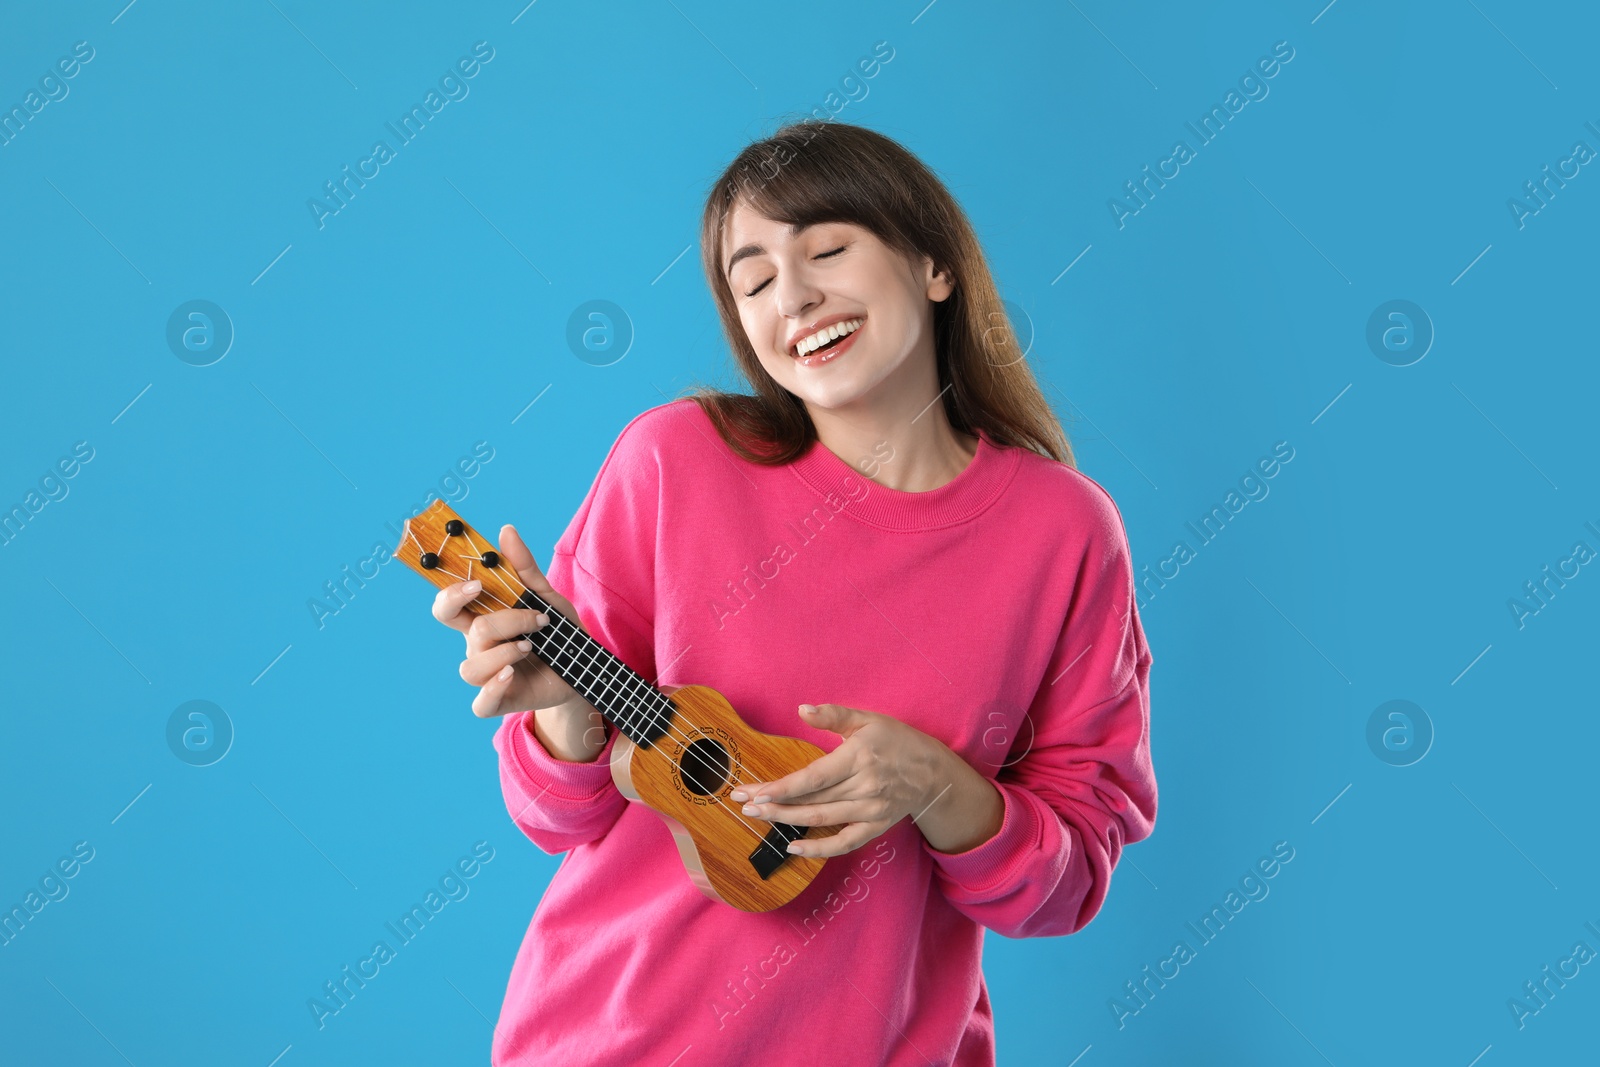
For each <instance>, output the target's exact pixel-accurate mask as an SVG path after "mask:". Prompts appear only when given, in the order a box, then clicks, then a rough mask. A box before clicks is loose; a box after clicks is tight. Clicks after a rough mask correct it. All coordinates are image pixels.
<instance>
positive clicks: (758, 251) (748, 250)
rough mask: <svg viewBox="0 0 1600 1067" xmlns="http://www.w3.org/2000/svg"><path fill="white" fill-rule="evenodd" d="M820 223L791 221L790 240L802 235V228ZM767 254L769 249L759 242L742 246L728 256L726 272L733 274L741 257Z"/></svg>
mask: <svg viewBox="0 0 1600 1067" xmlns="http://www.w3.org/2000/svg"><path fill="white" fill-rule="evenodd" d="M818 225H821V223H816V222H810V223H807V224H806V225H804V226H800V225H797V224H795V223H790V224H789V238H790V240H793V239H794V238H796V237H798V236H799V235H800V232H801V231H802V230H809V229H810V228H811V227H813V226H818ZM766 254H767V250H766V249H765V248H762V247H761V246H760V245H758V244H748V245H745V246H744V247H743V248H741V249H739V250H738V251H737V252H735V253H734V254H733V255H732V256H729V257H728V267H727V270H726V271H724V273H725V274H732V273H733V268H734V267H735V266H737V265H738V263H739V261H740V260H741V259H748V258H749V257H751V256H764V255H766Z"/></svg>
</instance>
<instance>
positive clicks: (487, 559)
mask: <svg viewBox="0 0 1600 1067" xmlns="http://www.w3.org/2000/svg"><path fill="white" fill-rule="evenodd" d="M483 565H484V566H485V567H498V566H500V553H498V552H493V551H491V552H485V553H484V554H483Z"/></svg>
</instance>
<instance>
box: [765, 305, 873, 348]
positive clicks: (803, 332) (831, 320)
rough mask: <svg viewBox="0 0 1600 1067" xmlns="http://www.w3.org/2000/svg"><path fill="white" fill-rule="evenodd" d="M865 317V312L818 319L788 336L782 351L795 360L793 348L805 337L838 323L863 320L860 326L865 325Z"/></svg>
mask: <svg viewBox="0 0 1600 1067" xmlns="http://www.w3.org/2000/svg"><path fill="white" fill-rule="evenodd" d="M866 317H867V316H866V313H865V312H862V313H854V314H848V315H829V316H828V317H827V318H825V319H818V320H817V321H816V322H812V323H808V324H807V325H805V326H802V327H800V328H799V329H798V330H796V331H795V332H794V333H793V334H791V335H790V337H789V345H788V347H787V348H785V349H784V351H785V352H788V353H789V356H790V358H791V359H793V358H796V357H795V354H794V346H795V345H797V344H799V343H800V342H801V341H803V340H805V339H806V338H807V337H810V336H811V335H812V334H814V333H816V332H817V331H818V330H820V329H822V328H823V327H825V326H832V325H834V324H835V323H839V322H849V321H850V320H851V319H861V320H863V321H862V325H865V324H866V323H865V320H866Z"/></svg>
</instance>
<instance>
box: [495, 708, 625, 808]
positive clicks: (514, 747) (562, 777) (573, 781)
mask: <svg viewBox="0 0 1600 1067" xmlns="http://www.w3.org/2000/svg"><path fill="white" fill-rule="evenodd" d="M506 718H507V719H508V720H510V719H516V720H517V721H515V722H508V723H507V724H506V725H507V727H508V729H509V730H510V737H509V738H508V742H509V749H510V753H511V758H512V761H513V763H514V765H515V766H516V768H517V770H518V771H519V772H520V773H521V774H522V776H523V777H524V778H525V779H527V780H528V781H529V782H531V783H532V784H533V785H534V786H535V787H537V788H538V789H540V790H545V791H548V792H549V793H552V794H554V795H555V796H557V797H560V798H562V799H564V800H591V799H593V798H594V797H595V796H597V795H598V794H599V793H600V792H602V791H603V790H604V789H605V788H606V786H608V785H611V784H612V781H611V750H612V748H613V747H614V746H615V745H616V743H617V737H618V736H619V735H618V733H617V731H616V729H615V727H613V726H612V725H611V724H610V723H606V724H605V731H606V735H607V736H606V743H605V745H604V747H602V748H601V749H600V754H599V755H598V756H596V757H595V759H594V762H592V763H574V762H572V761H570V760H564V759H557V758H556V757H555V756H552V755H551V754H550V753H549V752H548V751H546V749H545V747H544V745H542V744H540V743H539V738H538V737H537V736H535V734H534V732H533V712H531V711H516V712H512V713H511V714H510V715H507V716H506Z"/></svg>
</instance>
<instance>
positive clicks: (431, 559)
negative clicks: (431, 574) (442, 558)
mask: <svg viewBox="0 0 1600 1067" xmlns="http://www.w3.org/2000/svg"><path fill="white" fill-rule="evenodd" d="M418 562H419V563H421V564H422V569H423V570H425V571H431V570H433V569H434V568H435V567H437V566H438V565H439V557H438V556H437V555H435V554H434V553H432V552H424V553H423V554H422V559H420V560H418Z"/></svg>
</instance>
